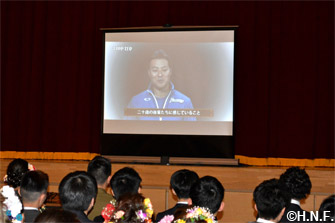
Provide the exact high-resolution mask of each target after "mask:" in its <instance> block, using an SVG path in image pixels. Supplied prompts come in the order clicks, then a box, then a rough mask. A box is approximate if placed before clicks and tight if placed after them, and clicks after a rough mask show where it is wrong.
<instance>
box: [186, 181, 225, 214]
mask: <svg viewBox="0 0 335 223" xmlns="http://www.w3.org/2000/svg"><path fill="white" fill-rule="evenodd" d="M224 191H225V189H224V187H223V186H222V184H221V183H220V181H218V180H217V179H216V178H215V177H212V176H205V177H202V178H200V179H198V180H197V181H196V182H195V183H194V184H193V186H192V187H191V190H190V198H191V199H192V204H193V205H195V206H199V207H204V208H208V209H209V211H210V212H211V213H212V214H215V213H216V212H217V211H218V210H219V208H220V206H221V203H222V201H223V197H224Z"/></svg>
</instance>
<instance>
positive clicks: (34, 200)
mask: <svg viewBox="0 0 335 223" xmlns="http://www.w3.org/2000/svg"><path fill="white" fill-rule="evenodd" d="M48 186H49V177H48V175H47V174H45V173H43V172H42V171H38V170H36V171H29V172H27V173H26V174H25V175H23V177H22V180H21V185H20V189H19V193H20V194H21V198H22V204H23V208H24V210H23V214H24V222H25V223H30V222H34V220H35V218H36V217H37V215H39V214H40V213H41V212H40V211H39V208H40V207H41V206H42V205H43V203H44V201H45V199H46V198H47V190H48Z"/></svg>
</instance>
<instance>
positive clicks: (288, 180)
mask: <svg viewBox="0 0 335 223" xmlns="http://www.w3.org/2000/svg"><path fill="white" fill-rule="evenodd" d="M279 185H280V187H281V189H282V190H283V191H285V192H286V193H287V194H288V196H289V197H290V199H291V203H290V204H289V206H288V207H287V208H286V210H285V213H284V215H283V217H282V219H281V220H280V222H294V221H289V220H288V219H287V213H288V212H290V211H294V212H296V213H298V211H299V214H300V215H301V217H299V218H297V219H296V220H295V222H298V221H304V217H303V216H305V220H306V219H310V213H309V212H307V211H304V210H303V209H301V207H300V201H301V200H303V199H305V198H306V197H307V195H309V194H310V192H311V188H312V183H311V180H310V179H309V176H308V174H307V173H306V171H305V170H304V169H300V168H299V167H291V168H288V169H287V170H286V171H285V173H283V174H282V175H281V176H280V178H279ZM306 221H307V220H306Z"/></svg>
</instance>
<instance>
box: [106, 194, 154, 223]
mask: <svg viewBox="0 0 335 223" xmlns="http://www.w3.org/2000/svg"><path fill="white" fill-rule="evenodd" d="M152 214H153V209H152V204H151V202H150V200H149V199H145V198H144V197H143V196H142V195H141V194H139V193H136V194H124V195H122V196H120V197H119V199H118V200H117V203H116V208H115V211H114V217H113V218H112V222H125V223H126V222H150V219H151V217H152Z"/></svg>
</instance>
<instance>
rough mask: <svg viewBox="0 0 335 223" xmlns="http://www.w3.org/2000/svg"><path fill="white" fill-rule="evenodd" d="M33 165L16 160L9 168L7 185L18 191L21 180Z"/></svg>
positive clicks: (5, 179) (6, 178) (6, 177)
mask: <svg viewBox="0 0 335 223" xmlns="http://www.w3.org/2000/svg"><path fill="white" fill-rule="evenodd" d="M30 166H31V165H30V164H29V163H28V162H27V161H26V160H23V159H14V160H13V161H12V162H10V163H9V165H8V167H7V175H6V176H5V177H4V181H5V183H6V184H7V185H8V186H10V187H13V188H14V189H15V190H16V191H18V189H19V187H20V184H21V179H22V177H23V175H24V174H25V173H27V172H28V171H29V170H30V169H29V167H30Z"/></svg>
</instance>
